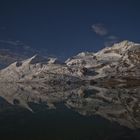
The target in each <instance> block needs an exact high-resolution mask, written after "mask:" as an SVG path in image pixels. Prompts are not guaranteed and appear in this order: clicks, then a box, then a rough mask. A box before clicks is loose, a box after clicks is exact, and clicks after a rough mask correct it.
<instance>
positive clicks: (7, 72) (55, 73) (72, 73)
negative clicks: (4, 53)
mask: <svg viewBox="0 0 140 140" xmlns="http://www.w3.org/2000/svg"><path fill="white" fill-rule="evenodd" d="M80 74H82V73H80V71H79V69H76V68H71V67H68V66H67V65H65V64H63V63H62V62H59V61H58V60H57V59H56V58H48V59H46V58H44V57H41V56H39V55H35V56H33V57H31V58H29V59H26V60H24V61H18V62H15V63H13V64H11V65H10V66H9V67H7V68H5V69H3V70H1V71H0V80H1V81H4V82H46V83H47V82H49V83H51V82H53V84H55V83H59V84H61V82H70V81H73V82H78V81H80V79H81V78H80Z"/></svg>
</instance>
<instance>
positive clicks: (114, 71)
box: [66, 40, 140, 78]
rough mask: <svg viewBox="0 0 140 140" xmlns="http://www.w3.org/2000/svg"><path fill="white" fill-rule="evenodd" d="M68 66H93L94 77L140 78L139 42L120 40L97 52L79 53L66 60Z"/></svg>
mask: <svg viewBox="0 0 140 140" xmlns="http://www.w3.org/2000/svg"><path fill="white" fill-rule="evenodd" d="M66 64H67V65H68V66H78V67H81V66H82V67H86V68H93V69H94V70H95V72H97V73H98V75H97V76H95V77H94V78H100V77H106V76H107V77H111V76H121V77H122V76H127V77H128V76H134V77H139V78H140V44H137V43H133V42H130V41H127V40H126V41H122V42H120V43H116V44H114V45H113V46H112V47H106V48H104V49H102V50H101V51H99V52H97V53H81V54H78V55H77V56H74V57H72V58H70V59H68V60H67V61H66Z"/></svg>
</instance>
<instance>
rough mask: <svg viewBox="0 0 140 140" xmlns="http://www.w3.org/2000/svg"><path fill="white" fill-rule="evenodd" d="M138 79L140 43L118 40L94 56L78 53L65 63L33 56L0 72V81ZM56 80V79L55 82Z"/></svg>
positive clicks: (139, 73)
mask: <svg viewBox="0 0 140 140" xmlns="http://www.w3.org/2000/svg"><path fill="white" fill-rule="evenodd" d="M101 78H102V79H114V78H116V79H119V80H120V79H121V80H124V81H126V80H130V79H140V44H137V43H133V42H129V41H122V42H120V43H117V44H114V45H113V46H112V47H107V48H104V49H102V50H101V51H99V52H97V53H92V52H91V53H89V52H82V53H80V54H78V55H77V56H74V57H72V58H69V59H68V60H67V61H66V62H65V63H63V62H60V61H59V60H58V59H57V58H43V57H41V56H39V55H35V56H33V57H31V58H29V59H26V60H24V61H17V62H14V63H13V64H11V65H10V66H9V67H7V68H5V69H3V70H1V71H0V80H1V81H8V82H13V81H14V82H25V81H30V82H31V81H34V82H39V81H42V82H44V81H51V80H52V79H53V81H55V82H56V81H69V80H70V81H79V80H86V81H87V80H91V79H94V80H95V79H96V80H97V79H101ZM55 79H57V80H55Z"/></svg>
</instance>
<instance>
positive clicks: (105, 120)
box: [0, 83, 140, 140]
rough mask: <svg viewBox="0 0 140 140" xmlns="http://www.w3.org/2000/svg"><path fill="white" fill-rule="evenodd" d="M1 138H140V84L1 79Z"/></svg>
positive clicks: (63, 139)
mask: <svg viewBox="0 0 140 140" xmlns="http://www.w3.org/2000/svg"><path fill="white" fill-rule="evenodd" d="M0 89H1V90H0V137H1V139H2V140H3V139H4V140H5V139H12V138H14V139H16V138H17V139H21V140H22V139H31V140H37V139H38V140H92V139H94V140H101V139H102V140H118V139H124V140H131V139H133V140H135V139H136V140H137V139H140V87H131V88H125V87H122V86H118V87H116V88H115V87H108V88H104V87H101V86H100V87H99V86H89V85H87V86H83V85H71V86H70V85H68V86H65V87H62V86H61V87H60V86H52V85H45V84H37V83H34V84H21V83H20V84H15V83H13V84H10V83H9V84H8V83H1V84H0Z"/></svg>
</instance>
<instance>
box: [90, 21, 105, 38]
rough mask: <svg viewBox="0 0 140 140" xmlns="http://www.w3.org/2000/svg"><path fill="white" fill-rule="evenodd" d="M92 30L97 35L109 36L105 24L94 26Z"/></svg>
mask: <svg viewBox="0 0 140 140" xmlns="http://www.w3.org/2000/svg"><path fill="white" fill-rule="evenodd" d="M91 28H92V30H93V31H94V32H95V33H96V34H97V35H100V36H105V35H107V34H108V30H107V29H106V28H105V26H104V24H99V23H98V24H93V25H92V26H91Z"/></svg>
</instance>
